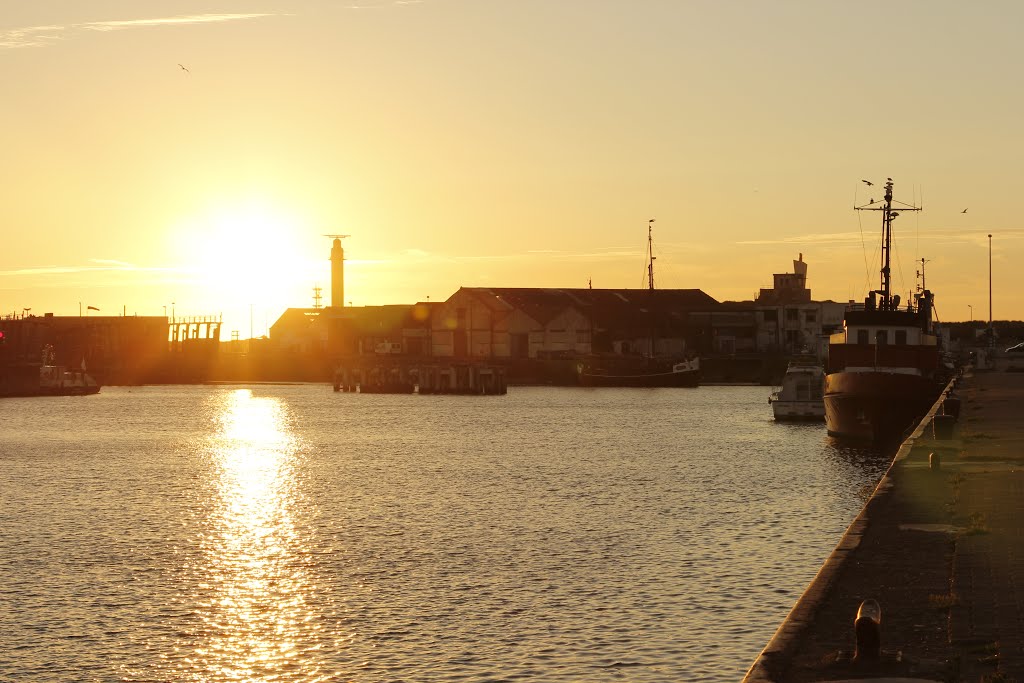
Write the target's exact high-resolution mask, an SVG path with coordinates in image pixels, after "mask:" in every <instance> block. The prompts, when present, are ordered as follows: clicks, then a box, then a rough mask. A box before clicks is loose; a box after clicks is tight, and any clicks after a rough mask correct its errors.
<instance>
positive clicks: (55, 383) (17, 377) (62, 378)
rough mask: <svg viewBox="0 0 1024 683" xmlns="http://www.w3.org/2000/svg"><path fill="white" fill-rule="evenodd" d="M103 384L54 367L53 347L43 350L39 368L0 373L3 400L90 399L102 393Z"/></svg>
mask: <svg viewBox="0 0 1024 683" xmlns="http://www.w3.org/2000/svg"><path fill="white" fill-rule="evenodd" d="M99 390H100V384H99V383H98V382H97V381H96V380H95V379H93V377H92V376H91V375H89V374H88V373H87V372H86V371H85V361H84V360H83V361H82V366H81V369H80V370H75V369H73V368H68V367H65V366H63V365H55V364H54V352H53V347H51V346H50V345H47V346H46V347H45V348H43V352H42V362H41V364H39V365H35V364H25V365H20V366H12V367H7V368H5V369H4V370H3V372H0V396H6V397H12V398H13V397H28V396H87V395H89V394H96V393H99Z"/></svg>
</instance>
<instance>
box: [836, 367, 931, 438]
mask: <svg viewBox="0 0 1024 683" xmlns="http://www.w3.org/2000/svg"><path fill="white" fill-rule="evenodd" d="M941 389H942V388H941V386H939V384H938V383H937V382H935V381H933V380H932V379H929V378H927V377H924V376H921V375H911V374H905V373H898V372H884V371H882V370H876V371H867V372H834V373H831V374H828V375H826V376H825V396H824V399H825V400H824V402H825V427H826V429H828V433H829V434H831V435H832V436H838V437H843V438H848V439H856V440H859V441H870V442H874V443H891V442H898V441H900V440H902V439H903V438H904V435H905V434H906V433H907V431H908V430H910V429H911V428H912V427H914V426H916V425H917V423H918V422H919V421H920V419H921V418H922V417H923V416H924V415H925V414H926V413H927V412H928V410H929V409H930V408H931V407H932V405H933V404H934V403H935V401H936V400H937V399H938V397H939V393H940V391H941Z"/></svg>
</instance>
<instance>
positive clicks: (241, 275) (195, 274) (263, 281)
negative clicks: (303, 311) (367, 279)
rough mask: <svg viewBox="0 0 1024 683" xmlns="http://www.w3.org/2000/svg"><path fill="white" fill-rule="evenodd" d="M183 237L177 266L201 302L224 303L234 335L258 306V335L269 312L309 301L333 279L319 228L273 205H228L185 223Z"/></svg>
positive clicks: (179, 235)
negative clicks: (313, 291)
mask: <svg viewBox="0 0 1024 683" xmlns="http://www.w3.org/2000/svg"><path fill="white" fill-rule="evenodd" d="M175 234H176V235H177V236H176V237H175V239H174V243H175V259H176V261H177V262H178V263H180V264H182V266H181V267H182V270H183V271H185V273H186V274H187V275H188V279H189V280H190V282H191V285H192V288H194V289H195V290H197V291H195V296H196V297H197V299H198V300H200V301H218V302H220V303H221V310H222V311H223V313H224V316H225V323H226V329H227V330H231V329H237V330H248V329H249V327H248V325H249V323H248V320H247V318H248V316H249V315H250V310H249V307H250V305H255V306H258V307H259V308H258V310H257V318H258V323H257V324H256V325H255V328H256V330H255V333H256V334H257V336H258V335H259V334H261V333H262V331H263V330H264V326H265V320H264V313H263V311H264V309H266V308H270V309H271V310H273V311H274V312H275V313H276V312H277V311H279V310H280V309H282V308H286V307H287V306H293V305H296V303H299V304H303V303H305V302H306V301H308V300H309V295H310V293H311V289H312V287H313V286H314V284H316V283H317V282H320V281H324V280H326V278H327V277H328V274H327V262H326V259H324V258H323V254H322V253H318V252H317V251H316V248H317V247H318V246H319V247H320V252H323V251H324V249H323V246H324V245H323V244H319V243H318V242H317V238H318V233H317V230H316V229H315V228H314V227H311V226H309V225H307V224H306V223H305V221H304V220H303V219H302V218H300V217H299V215H298V214H297V213H293V212H289V211H288V210H286V209H284V208H282V207H280V206H278V205H276V204H273V203H271V202H269V201H267V200H262V199H248V200H244V201H234V202H229V203H225V204H223V205H221V206H217V207H215V208H212V209H210V210H208V211H207V212H205V213H200V214H199V215H198V216H196V217H194V218H191V219H189V220H187V221H183V222H182V224H181V225H180V226H179V228H178V229H176V230H175ZM318 256H319V257H320V258H318ZM218 312H220V311H218ZM225 336H226V335H225ZM242 336H243V337H244V336H247V335H245V334H244V333H243V334H242Z"/></svg>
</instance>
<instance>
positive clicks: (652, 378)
mask: <svg viewBox="0 0 1024 683" xmlns="http://www.w3.org/2000/svg"><path fill="white" fill-rule="evenodd" d="M579 382H580V385H581V386H585V387H695V386H697V385H698V384H700V359H699V358H692V359H690V360H685V361H682V362H680V363H672V364H671V366H670V367H669V366H658V365H654V366H651V365H648V366H647V367H645V368H638V369H636V370H632V371H631V370H628V369H621V370H607V369H603V368H599V367H591V366H588V365H583V364H581V365H580V367H579Z"/></svg>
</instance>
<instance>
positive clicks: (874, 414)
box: [824, 178, 945, 443]
mask: <svg viewBox="0 0 1024 683" xmlns="http://www.w3.org/2000/svg"><path fill="white" fill-rule="evenodd" d="M892 190H893V182H892V178H889V179H888V182H886V184H885V199H884V201H883V202H875V201H874V200H872V201H871V202H870V203H869V204H866V205H864V206H856V207H854V208H856V209H857V210H858V211H881V213H882V267H881V287H880V288H879V289H877V290H874V291H871V292H869V293H868V296H867V297H866V298H865V299H864V303H863V304H862V305H857V306H851V307H850V308H849V309H848V310H847V312H846V315H845V317H844V319H843V330H842V332H839V333H837V334H834V335H832V336H831V337H830V338H829V346H828V362H827V365H826V374H825V392H824V403H825V426H826V428H827V429H828V433H829V434H831V435H833V436H838V437H846V438H851V439H857V440H861V441H870V442H874V443H892V442H898V441H899V440H900V439H902V438H903V435H904V433H905V432H906V431H907V430H908V428H910V427H912V426H913V425H915V424H916V423H917V421H918V420H919V419H920V418H921V417H922V416H923V415H924V414H925V413H927V412H928V410H929V408H931V406H932V404H934V403H935V401H936V400H937V399H938V396H939V393H940V392H941V390H942V384H943V379H944V376H945V369H944V366H943V365H942V362H941V360H942V359H941V354H940V350H939V345H938V335H937V334H936V333H935V329H934V327H933V325H932V311H933V310H934V297H933V295H932V292H931V291H929V290H928V289H926V288H925V287H924V281H923V278H922V286H921V288H920V291H919V292H918V293H917V294H915V295H914V297H913V298H914V301H912V302H907V304H906V305H904V306H902V307H901V303H900V296H899V295H898V294H893V293H892V290H891V287H890V284H891V283H890V273H889V255H890V249H891V246H892V222H893V220H894V219H895V218H896V217H897V216H899V214H900V213H901V212H904V211H920V210H921V209H920V207H916V206H912V205H909V204H904V203H902V202H899V203H898V205H897V206H894V203H893V198H892Z"/></svg>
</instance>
